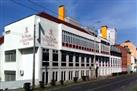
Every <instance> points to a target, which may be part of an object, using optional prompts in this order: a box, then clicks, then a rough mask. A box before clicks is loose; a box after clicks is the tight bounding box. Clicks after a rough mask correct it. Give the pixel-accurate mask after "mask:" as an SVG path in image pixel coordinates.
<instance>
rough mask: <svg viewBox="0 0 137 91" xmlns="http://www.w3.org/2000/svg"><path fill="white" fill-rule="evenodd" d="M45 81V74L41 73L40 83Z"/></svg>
mask: <svg viewBox="0 0 137 91" xmlns="http://www.w3.org/2000/svg"><path fill="white" fill-rule="evenodd" d="M44 80H45V72H43V73H42V82H44Z"/></svg>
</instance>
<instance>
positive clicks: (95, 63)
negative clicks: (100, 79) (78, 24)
mask: <svg viewBox="0 0 137 91" xmlns="http://www.w3.org/2000/svg"><path fill="white" fill-rule="evenodd" d="M93 61H94V62H93V63H94V76H96V39H95V37H94V60H93Z"/></svg>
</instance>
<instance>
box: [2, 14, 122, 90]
mask: <svg viewBox="0 0 137 91" xmlns="http://www.w3.org/2000/svg"><path fill="white" fill-rule="evenodd" d="M4 32H5V35H4V43H3V54H4V55H3V56H2V59H1V67H2V70H1V81H2V82H1V83H0V84H1V88H11V89H13V88H19V87H23V84H24V83H25V82H32V72H33V52H34V51H33V47H34V41H35V50H36V51H35V59H36V60H35V82H36V85H38V84H39V81H44V83H45V84H47V85H48V84H49V83H50V82H51V80H56V81H57V82H59V81H60V80H64V81H71V80H73V77H78V79H81V77H82V76H89V78H92V77H94V76H95V74H94V71H95V70H96V69H97V68H98V70H97V73H98V74H99V76H108V75H111V74H112V73H113V72H121V68H120V67H121V56H120V51H117V50H115V49H117V48H111V45H110V41H108V40H106V39H103V38H100V37H98V36H97V34H95V33H94V32H92V31H87V30H85V29H83V28H81V27H78V26H75V25H73V24H71V23H68V22H65V21H63V20H60V19H58V18H55V17H53V16H51V15H49V14H47V13H43V12H42V13H39V14H37V15H32V16H30V17H27V18H24V19H22V20H19V21H17V22H15V23H12V24H10V25H7V26H5V31H4ZM34 34H35V35H34ZM34 36H35V39H34ZM115 53H116V54H117V55H116V54H115ZM9 84H10V85H9Z"/></svg>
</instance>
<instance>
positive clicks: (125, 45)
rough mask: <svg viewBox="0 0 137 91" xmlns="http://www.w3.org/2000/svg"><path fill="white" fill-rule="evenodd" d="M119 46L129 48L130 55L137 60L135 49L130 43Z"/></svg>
mask: <svg viewBox="0 0 137 91" xmlns="http://www.w3.org/2000/svg"><path fill="white" fill-rule="evenodd" d="M121 46H123V47H127V48H129V50H130V52H131V55H132V56H133V57H135V58H136V59H137V48H136V46H135V45H134V44H133V43H132V42H131V41H129V40H127V41H125V42H124V43H122V44H121Z"/></svg>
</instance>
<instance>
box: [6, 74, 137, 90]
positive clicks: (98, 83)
mask: <svg viewBox="0 0 137 91" xmlns="http://www.w3.org/2000/svg"><path fill="white" fill-rule="evenodd" d="M8 91H24V90H23V89H19V90H8ZM35 91H137V74H131V75H123V76H118V77H109V78H105V79H104V78H103V79H102V78H101V79H98V80H92V81H85V82H80V83H73V84H69V85H65V86H56V87H50V88H45V89H36V90H35Z"/></svg>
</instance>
